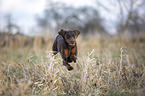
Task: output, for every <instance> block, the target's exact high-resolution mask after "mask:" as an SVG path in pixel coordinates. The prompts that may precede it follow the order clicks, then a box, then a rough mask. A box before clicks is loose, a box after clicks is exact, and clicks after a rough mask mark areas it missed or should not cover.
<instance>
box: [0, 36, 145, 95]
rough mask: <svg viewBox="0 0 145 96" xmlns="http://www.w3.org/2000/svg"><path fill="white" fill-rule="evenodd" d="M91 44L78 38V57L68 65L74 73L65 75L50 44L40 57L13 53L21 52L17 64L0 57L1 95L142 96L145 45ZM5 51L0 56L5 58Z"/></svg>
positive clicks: (58, 58) (67, 72)
mask: <svg viewBox="0 0 145 96" xmlns="http://www.w3.org/2000/svg"><path fill="white" fill-rule="evenodd" d="M92 40H93V41H94V42H96V43H94V44H90V43H88V42H89V41H83V40H82V39H81V38H80V39H79V38H78V49H79V53H78V59H77V63H76V64H75V63H72V64H71V65H72V66H73V67H74V70H73V71H68V70H67V69H66V68H65V66H63V64H62V59H61V56H60V54H57V56H53V55H52V52H51V51H50V49H49V47H48V46H50V45H51V44H52V43H50V45H48V46H47V47H48V50H47V51H45V52H44V51H42V52H40V54H37V50H41V49H42V48H38V49H35V51H34V49H28V50H31V51H30V52H32V54H27V52H22V51H24V50H25V48H22V49H21V51H18V50H15V51H14V53H16V52H18V53H20V52H22V58H21V60H20V57H19V55H17V54H16V57H17V58H19V59H18V60H14V59H12V58H13V57H9V56H7V55H11V54H9V53H7V55H6V57H3V56H1V57H0V58H3V59H0V62H1V67H0V86H1V87H0V95H12V96H19V95H22V96H25V95H26V96H28V95H39V96H48V95H50V96H57V95H61V96H68V95H75V96H77V95H78V96H79V95H83V96H87V95H95V96H98V95H99V96H100V95H101V96H102V95H110V96H112V95H118V96H120V95H122V96H125V95H130V94H137V95H142V94H144V93H143V91H144V88H145V61H144V56H145V55H144V48H145V44H144V43H139V44H137V45H138V46H137V45H136V43H132V42H131V41H126V43H121V42H120V40H118V39H114V38H113V39H112V40H113V41H112V40H111V39H110V40H106V39H103V40H101V39H96V38H94V39H92ZM117 40H118V41H117ZM111 41H112V42H111ZM88 45H90V46H92V47H88ZM138 48H140V50H138ZM4 50H5V49H3V51H2V52H1V53H2V54H5V53H4ZM45 50H46V49H45ZM136 50H138V51H136ZM6 52H7V51H6ZM14 53H12V54H14ZM28 53H29V52H28ZM36 54H37V55H36ZM10 58H11V59H10ZM26 58H27V59H26ZM141 90H143V91H141ZM134 92H135V93H134Z"/></svg>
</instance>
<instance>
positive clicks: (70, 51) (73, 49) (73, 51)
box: [64, 47, 76, 56]
mask: <svg viewBox="0 0 145 96" xmlns="http://www.w3.org/2000/svg"><path fill="white" fill-rule="evenodd" d="M64 52H65V54H66V55H68V56H69V55H71V54H75V52H76V47H73V48H70V49H64Z"/></svg>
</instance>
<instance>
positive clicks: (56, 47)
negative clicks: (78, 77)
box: [52, 29, 80, 71]
mask: <svg viewBox="0 0 145 96" xmlns="http://www.w3.org/2000/svg"><path fill="white" fill-rule="evenodd" d="M79 34H80V31H78V30H64V29H61V30H60V31H59V32H58V36H57V37H56V39H55V41H54V43H53V46H52V51H53V54H54V55H56V54H57V53H58V52H60V54H61V57H62V59H63V65H64V66H66V67H67V69H68V70H69V71H70V70H73V67H72V66H71V65H70V64H69V63H71V62H74V63H76V59H77V44H76V38H77V37H78V35H79Z"/></svg>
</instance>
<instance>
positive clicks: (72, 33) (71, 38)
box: [58, 29, 80, 46]
mask: <svg viewBox="0 0 145 96" xmlns="http://www.w3.org/2000/svg"><path fill="white" fill-rule="evenodd" d="M58 34H59V35H61V36H62V37H63V38H64V39H65V40H66V42H67V43H68V44H69V45H70V46H75V39H76V38H77V37H78V35H79V34H80V31H78V30H63V29H61V30H60V31H59V32H58Z"/></svg>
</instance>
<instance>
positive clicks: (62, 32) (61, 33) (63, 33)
mask: <svg viewBox="0 0 145 96" xmlns="http://www.w3.org/2000/svg"><path fill="white" fill-rule="evenodd" d="M65 33H66V31H65V30H63V29H61V30H60V31H59V32H58V34H59V35H61V36H62V37H64V35H65Z"/></svg>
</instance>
